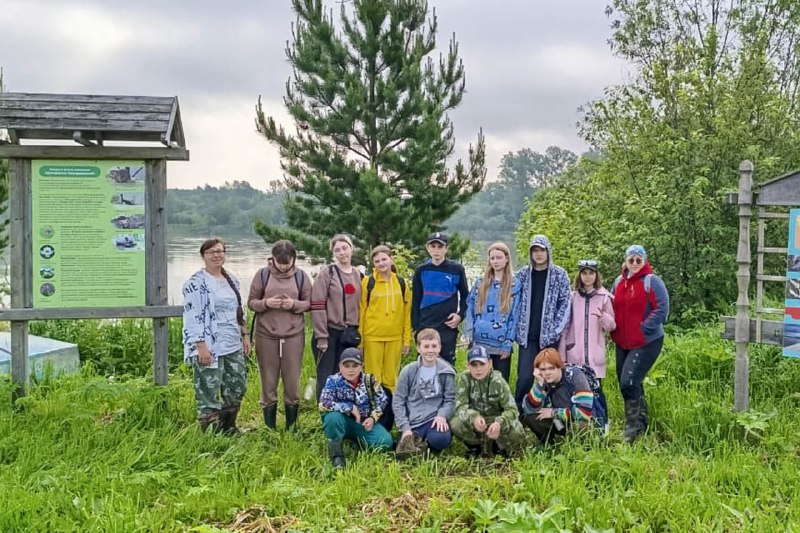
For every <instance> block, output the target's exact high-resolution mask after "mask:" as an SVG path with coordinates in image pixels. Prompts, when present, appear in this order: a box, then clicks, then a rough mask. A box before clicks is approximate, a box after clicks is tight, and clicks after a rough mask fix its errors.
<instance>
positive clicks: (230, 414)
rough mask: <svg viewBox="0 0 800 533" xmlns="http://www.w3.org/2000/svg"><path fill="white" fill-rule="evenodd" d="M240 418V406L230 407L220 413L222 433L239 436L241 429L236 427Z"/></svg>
mask: <svg viewBox="0 0 800 533" xmlns="http://www.w3.org/2000/svg"><path fill="white" fill-rule="evenodd" d="M238 416H239V406H238V405H230V406H228V407H225V408H223V409H222V411H220V413H219V418H220V431H221V432H222V433H224V434H225V435H238V434H239V433H240V432H239V428H238V427H236V418H237V417H238Z"/></svg>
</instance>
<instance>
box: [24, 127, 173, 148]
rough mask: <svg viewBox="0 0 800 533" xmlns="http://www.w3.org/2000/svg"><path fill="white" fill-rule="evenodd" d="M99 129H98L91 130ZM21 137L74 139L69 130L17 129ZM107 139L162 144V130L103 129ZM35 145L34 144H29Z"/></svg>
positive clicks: (104, 136)
mask: <svg viewBox="0 0 800 533" xmlns="http://www.w3.org/2000/svg"><path fill="white" fill-rule="evenodd" d="M91 131H97V130H91ZM17 132H18V134H19V137H20V138H21V139H56V140H72V132H71V131H69V130H17ZM103 138H104V139H105V140H107V141H125V142H151V143H159V144H161V132H160V131H107V130H104V131H103ZM29 146H33V145H29Z"/></svg>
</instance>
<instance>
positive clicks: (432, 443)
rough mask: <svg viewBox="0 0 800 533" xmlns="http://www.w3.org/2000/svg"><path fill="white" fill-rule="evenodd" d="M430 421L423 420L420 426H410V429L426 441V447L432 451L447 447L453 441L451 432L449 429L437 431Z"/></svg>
mask: <svg viewBox="0 0 800 533" xmlns="http://www.w3.org/2000/svg"><path fill="white" fill-rule="evenodd" d="M431 423H432V421H429V422H425V423H424V424H422V425H421V426H417V427H415V428H411V431H413V432H414V434H415V435H417V436H418V437H419V438H421V439H425V440H426V441H428V448H430V449H431V450H433V451H434V452H439V451H442V450H444V449H445V448H449V447H450V443H451V442H453V434H452V433H451V432H450V430H449V429H448V430H447V431H438V430H436V429H435V428H433V427H432V426H431Z"/></svg>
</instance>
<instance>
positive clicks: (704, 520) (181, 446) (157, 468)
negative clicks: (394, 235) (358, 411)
mask: <svg viewBox="0 0 800 533" xmlns="http://www.w3.org/2000/svg"><path fill="white" fill-rule="evenodd" d="M145 323H146V321H136V320H122V321H118V322H113V323H96V322H95V323H93V322H89V321H84V322H63V323H61V322H50V323H48V324H49V325H48V326H47V328H48V331H49V334H50V335H52V336H56V337H57V338H63V337H58V336H57V335H55V332H63V333H64V334H65V336H66V338H67V339H71V340H73V341H74V342H78V344H79V345H80V346H81V353H82V355H83V356H84V357H87V358H88V362H86V363H85V364H84V365H83V367H82V370H81V373H80V374H79V375H73V376H64V377H58V378H56V377H53V376H48V375H45V376H44V377H43V378H42V379H40V380H39V381H38V382H37V383H36V384H35V385H34V386H32V387H31V389H30V393H29V395H28V396H27V397H25V398H24V399H23V400H21V402H20V404H19V409H17V410H16V411H15V410H14V409H13V408H12V405H11V401H10V396H11V395H10V384H8V382H7V381H2V382H0V387H1V388H2V389H3V390H0V393H2V394H1V395H0V487H2V493H3V496H4V497H3V506H2V508H0V531H4V532H7V531H104V532H105V531H198V532H219V531H289V530H293V531H344V530H349V531H407V530H413V529H417V530H423V531H475V530H487V531H509V530H516V531H557V530H566V531H587V532H588V531H642V532H644V531H681V532H682V531H800V528H798V524H800V506H798V505H797V502H800V468H799V466H800V433H799V432H798V429H797V428H798V427H800V409H798V408H799V407H800V385H798V383H800V361H797V360H791V359H784V358H782V357H781V356H780V352H779V350H778V349H777V348H774V347H766V346H752V347H751V374H750V376H751V407H752V411H751V412H750V413H747V414H739V415H737V414H734V413H733V412H732V411H731V408H730V407H731V405H732V403H733V390H732V389H733V386H732V384H733V345H732V344H731V343H728V342H725V341H722V340H720V338H719V330H718V328H716V327H712V326H709V327H698V328H696V329H693V330H688V331H678V330H672V331H671V332H670V334H669V335H668V337H667V341H666V344H665V348H664V352H663V354H662V356H661V358H660V359H659V361H658V363H657V365H656V367H655V368H654V369H653V371H652V372H651V373H650V376H649V378H648V383H647V394H648V401H649V403H650V405H651V413H652V425H651V428H650V431H649V433H648V434H647V435H646V436H645V437H643V438H641V439H640V440H638V441H637V442H636V443H635V444H633V445H627V444H624V443H623V442H622V440H621V437H620V433H621V426H622V402H621V399H620V396H619V393H618V392H617V385H616V381H615V379H614V377H613V365H612V368H611V372H610V373H611V374H612V376H610V377H609V378H608V379H607V380H606V382H605V383H604V388H605V390H606V392H607V395H608V397H609V403H610V414H611V420H612V431H611V435H610V436H609V437H608V438H607V439H605V440H602V441H601V440H599V439H596V438H592V437H584V438H572V439H569V440H567V441H565V442H563V443H562V444H560V445H559V446H558V447H555V448H546V449H544V448H540V447H536V446H533V445H532V446H531V447H530V448H529V449H528V450H527V451H526V452H525V454H524V455H522V456H521V457H518V458H516V459H513V460H510V461H503V460H500V459H496V460H485V459H479V460H465V459H463V458H462V457H461V452H462V451H463V447H462V446H460V445H455V446H454V448H453V449H452V450H450V451H447V452H445V453H444V454H443V455H442V456H440V457H437V458H435V459H430V460H416V459H415V460H411V461H408V462H404V463H398V462H396V461H395V460H394V459H393V457H392V456H391V455H389V454H385V455H377V454H371V453H359V454H356V453H355V451H350V452H348V468H347V470H345V471H344V472H342V473H338V474H337V473H336V472H334V471H333V470H332V469H331V467H330V465H329V460H328V458H327V454H326V448H325V439H324V436H323V435H322V432H321V429H320V420H319V415H318V414H317V412H316V408H315V406H314V404H313V403H312V402H304V403H303V404H302V408H301V415H300V422H299V429H298V432H297V434H295V435H291V434H287V433H284V432H282V431H278V432H267V431H266V430H264V429H262V426H263V423H262V421H261V412H260V410H259V407H258V392H259V391H258V387H259V385H258V375H257V370H256V367H255V365H254V364H251V365H250V370H251V372H250V376H249V384H250V388H249V390H248V392H247V396H246V399H245V402H244V406H243V412H242V416H241V420H240V422H241V424H242V425H243V426H245V427H247V428H250V429H251V430H252V431H249V432H247V433H245V434H243V435H241V436H238V437H223V436H218V435H204V434H201V433H200V432H199V430H198V428H197V425H196V423H195V421H194V418H195V416H194V399H193V388H192V382H191V374H190V370H189V369H187V368H186V367H185V366H183V365H181V364H177V363H176V364H175V366H174V367H173V372H172V374H171V377H170V385H169V386H167V387H163V388H157V387H154V386H152V385H151V384H150V383H151V381H150V378H149V377H148V376H146V375H145V374H146V373H147V372H148V371H149V367H150V348H149V343H150V339H149V337H148V335H147V333H146V330H147V326H146V325H145ZM178 324H179V323H178ZM170 331H171V334H172V337H173V338H172V344H173V348H175V349H174V350H171V356H172V357H173V361H174V360H176V359H177V360H179V357H180V347H179V345H177V346H174V345H175V343H176V336H177V335H179V333H180V328H179V326H175V324H174V323H173V324H172V326H171V328H170ZM177 342H179V337H178V340H177ZM87 350H88V351H87ZM172 351H174V352H175V353H174V354H173V353H172ZM459 355H460V361H459V365H458V366H459V368H464V362H463V353H461V354H459ZM609 356H610V357H609V360H610V361H613V357H612V356H611V354H609ZM305 361H306V364H305V366H304V369H303V376H304V377H303V383H304V384H305V380H306V379H307V378H308V377H309V376H310V375H311V374H312V373H313V371H314V368H313V361H312V359H311V355H310V353H307V354H306V359H305ZM122 368H124V369H126V370H127V371H126V372H125V373H126V374H127V376H126V377H125V379H120V377H119V376H118V375H117V374H118V373H119V369H122ZM134 369H138V370H139V371H140V377H137V376H136V375H135V374H136V372H134V371H133V370H134ZM111 373H113V374H114V375H113V376H112V377H109V374H111ZM280 412H281V413H282V407H281V409H280ZM281 423H282V420H279V424H281Z"/></svg>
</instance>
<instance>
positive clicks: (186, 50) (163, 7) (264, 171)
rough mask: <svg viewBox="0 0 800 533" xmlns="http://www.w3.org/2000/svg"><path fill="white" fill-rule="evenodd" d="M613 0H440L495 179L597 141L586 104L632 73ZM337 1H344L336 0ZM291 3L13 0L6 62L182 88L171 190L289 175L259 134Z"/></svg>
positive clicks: (41, 79)
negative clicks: (518, 157) (613, 34)
mask: <svg viewBox="0 0 800 533" xmlns="http://www.w3.org/2000/svg"><path fill="white" fill-rule="evenodd" d="M606 3H607V1H606V0H558V1H556V0H492V1H487V0H431V1H430V5H431V6H432V7H435V9H436V13H437V15H438V20H439V46H440V47H441V48H442V49H446V47H447V44H448V40H449V38H450V36H451V35H452V34H453V33H455V35H456V39H457V41H458V43H459V52H460V56H461V57H462V58H463V60H464V64H465V68H466V74H467V94H466V95H465V97H464V100H463V101H462V104H461V106H460V107H459V108H458V109H457V110H456V111H455V112H453V113H452V114H451V118H452V120H453V122H454V123H455V128H456V138H457V146H458V149H457V150H458V154H457V155H463V154H464V153H465V151H466V147H467V146H468V145H469V143H470V142H474V141H475V139H476V137H477V132H478V130H479V129H480V128H483V131H484V133H485V135H486V145H487V156H488V157H487V159H488V160H487V165H488V168H489V178H490V179H493V178H494V177H495V176H496V174H497V167H498V165H499V162H500V158H501V157H502V155H503V154H505V153H507V152H509V151H516V150H519V149H521V148H525V147H528V148H532V149H534V150H538V151H543V150H544V149H545V148H546V147H547V146H550V145H553V144H555V145H559V146H562V147H565V148H569V149H571V150H574V151H576V152H580V151H582V150H584V149H586V145H585V144H584V143H583V141H582V140H581V139H580V138H579V137H578V135H577V131H576V128H575V123H576V121H577V120H578V118H579V115H578V107H579V106H581V105H582V104H584V103H585V102H587V101H589V100H591V99H594V98H598V97H600V96H602V94H603V89H604V88H605V87H606V86H609V85H613V84H616V83H619V82H620V81H622V80H623V79H624V77H625V75H626V72H627V69H626V67H625V66H624V65H623V64H622V63H621V62H620V61H619V60H617V59H616V58H614V57H613V56H612V55H611V52H610V50H609V47H608V44H607V39H608V37H609V35H610V30H609V21H608V19H607V18H606V17H605V15H604V13H603V12H604V8H605V5H606ZM328 4H329V5H335V6H338V4H339V2H338V1H336V2H328ZM293 20H294V16H293V14H292V11H291V7H290V1H289V0H228V1H220V0H172V1H167V2H165V1H163V0H69V1H67V0H2V7H1V8H0V35H1V36H2V37H0V66H2V67H3V70H4V74H5V84H6V86H7V88H8V90H9V91H19V92H58V93H91V94H125V95H147V96H172V95H177V96H178V98H179V101H180V105H181V115H182V118H183V123H184V131H185V134H186V144H187V148H189V150H190V151H191V161H189V162H172V163H169V167H168V179H169V184H168V185H169V187H171V188H176V187H177V188H193V187H195V186H197V185H203V184H205V183H210V184H212V185H219V184H222V183H223V182H225V181H232V180H234V179H238V180H247V181H249V182H250V183H251V184H252V185H253V186H255V187H258V188H264V187H266V184H267V182H268V181H270V180H273V179H279V178H280V176H281V171H280V166H279V159H278V153H277V149H275V148H274V147H273V146H271V145H270V144H268V143H267V141H266V140H265V139H264V138H263V137H261V136H260V135H259V134H257V133H256V132H255V126H254V117H255V111H254V107H255V104H256V101H257V99H258V95H259V94H260V95H262V98H263V101H264V104H265V108H266V109H267V112H268V114H270V115H272V116H275V117H276V118H277V119H278V120H279V121H280V122H282V123H283V124H286V125H291V123H290V122H289V121H288V118H287V114H286V112H285V110H284V108H283V105H282V100H281V99H282V97H283V94H284V91H285V83H286V80H287V78H288V77H289V73H290V68H289V64H288V62H287V60H286V55H285V51H284V49H285V44H286V41H287V39H288V38H289V36H290V25H291V23H292V22H293Z"/></svg>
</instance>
